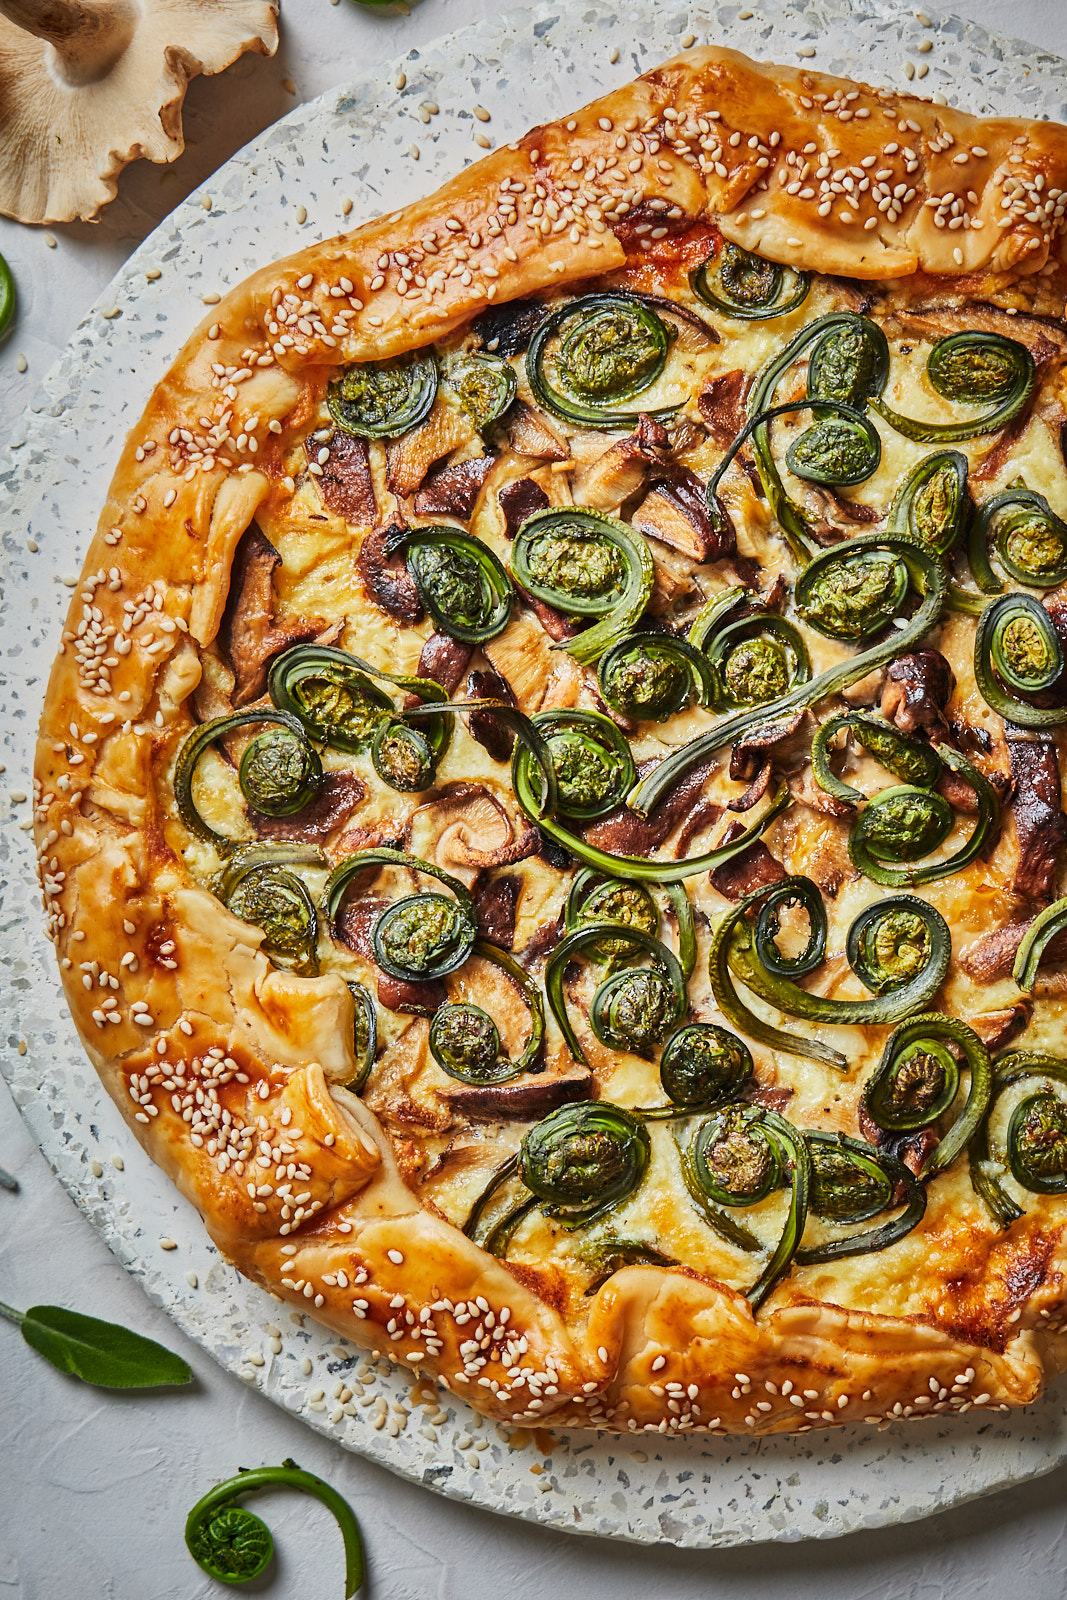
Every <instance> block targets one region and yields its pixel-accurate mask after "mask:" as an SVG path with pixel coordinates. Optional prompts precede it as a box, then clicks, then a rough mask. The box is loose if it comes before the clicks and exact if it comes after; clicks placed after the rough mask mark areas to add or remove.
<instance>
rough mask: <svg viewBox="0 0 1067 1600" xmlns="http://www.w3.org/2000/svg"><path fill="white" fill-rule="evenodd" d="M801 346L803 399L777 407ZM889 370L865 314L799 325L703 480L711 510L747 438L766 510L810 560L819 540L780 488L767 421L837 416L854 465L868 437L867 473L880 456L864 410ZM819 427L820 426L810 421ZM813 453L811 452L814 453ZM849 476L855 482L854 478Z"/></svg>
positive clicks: (882, 343)
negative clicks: (803, 414)
mask: <svg viewBox="0 0 1067 1600" xmlns="http://www.w3.org/2000/svg"><path fill="white" fill-rule="evenodd" d="M806 350H807V351H810V355H809V360H808V367H809V382H808V397H807V399H806V400H804V401H799V402H796V403H793V404H790V405H787V406H785V407H784V408H780V407H777V406H775V405H774V396H775V392H776V390H777V388H778V385H779V383H780V382H781V381H782V379H783V377H784V376H785V374H786V373H787V372H788V371H789V369H790V367H792V365H793V363H794V362H795V361H796V360H797V359H798V358H799V357H800V356H802V355H803V354H804V352H805V351H806ZM888 375H889V346H888V344H887V343H886V338H885V334H884V333H883V332H882V330H881V328H879V327H878V326H877V324H876V323H873V322H870V321H868V319H867V318H866V317H857V316H854V315H853V314H852V313H851V312H848V311H842V312H835V313H833V314H832V315H830V316H827V317H817V318H816V319H815V321H814V322H809V323H808V324H807V326H806V327H803V328H801V329H800V331H799V333H797V334H796V335H795V336H794V337H793V338H792V339H791V340H790V341H789V343H788V344H787V345H786V346H785V348H784V349H783V350H781V351H779V353H778V355H776V356H775V357H774V358H773V359H772V360H771V361H770V362H768V364H767V366H766V367H765V368H764V369H763V371H762V372H761V373H760V375H759V377H758V378H757V380H756V382H755V383H754V384H753V386H752V392H751V394H750V395H749V398H748V421H747V423H746V425H745V428H744V429H743V430H742V432H741V434H739V435H738V437H737V438H736V439H735V440H734V441H733V443H732V444H731V446H730V449H729V451H728V452H727V455H726V457H725V458H724V459H723V461H722V462H721V463H720V465H719V467H718V468H717V469H716V471H715V473H714V475H713V477H712V479H711V482H710V483H709V484H708V489H707V496H708V507H709V509H710V511H711V515H712V516H713V517H719V516H722V514H723V513H722V509H721V507H720V506H719V504H718V500H717V498H716V492H717V489H718V485H719V481H720V479H721V478H722V476H723V474H724V472H725V470H726V468H727V466H728V465H729V463H730V461H731V460H732V459H733V457H734V456H735V455H736V454H737V451H738V450H739V449H740V448H741V445H742V444H743V443H744V441H745V439H747V438H748V437H749V436H750V435H751V437H752V452H753V456H754V458H755V462H756V470H757V472H758V473H759V476H760V482H761V484H762V485H763V491H764V494H765V495H766V497H767V503H768V505H769V506H770V509H771V512H772V514H773V515H774V517H775V520H776V521H777V523H778V525H779V527H780V528H781V529H782V532H783V533H784V534H785V536H786V539H787V540H788V541H789V544H790V547H791V548H792V550H793V553H794V555H795V556H796V557H797V559H798V561H800V562H802V563H803V562H805V561H808V560H810V558H811V557H812V556H814V555H816V554H817V553H818V550H819V545H818V541H817V540H816V538H815V532H814V528H813V526H812V524H811V522H810V520H809V518H808V517H807V516H806V515H805V513H804V511H803V510H802V509H801V507H800V506H798V505H797V504H796V502H795V501H794V500H793V499H792V498H791V497H790V496H789V494H788V493H787V492H786V489H785V485H784V484H783V482H782V478H781V474H780V472H779V471H778V466H777V463H776V462H775V459H774V454H773V452H772V450H771V427H770V425H771V423H772V421H774V419H775V417H777V416H787V415H789V414H790V413H792V412H796V411H802V410H806V409H810V410H812V411H813V412H815V413H816V415H817V417H818V418H819V419H820V422H822V423H825V422H826V421H827V420H828V419H830V418H837V419H838V420H839V421H840V422H843V423H844V424H845V426H846V428H847V430H848V433H849V446H850V449H849V452H848V453H849V456H850V460H851V468H852V470H853V471H855V470H859V469H861V468H862V465H863V462H862V460H861V458H860V454H859V453H858V448H857V447H859V445H860V439H861V437H862V439H863V440H865V441H866V443H865V446H864V448H865V450H866V453H867V459H868V460H869V461H871V462H872V463H873V464H872V465H871V466H870V469H869V470H870V472H873V471H874V470H875V469H876V468H877V466H878V462H879V460H880V457H881V442H880V441H879V439H878V435H877V434H876V433H875V432H874V430H873V429H869V425H868V424H867V422H866V419H865V417H864V416H863V414H862V410H863V407H865V406H866V405H867V403H868V401H869V400H870V398H871V397H872V396H873V395H875V394H880V393H881V391H882V389H884V388H885V384H886V380H887V378H888ZM820 402H821V403H820ZM818 426H819V423H816V427H818ZM809 431H811V430H809ZM819 437H821V436H819V435H817V436H816V440H815V441H811V444H812V445H814V444H816V443H817V441H818V439H819ZM818 453H819V452H818V451H813V454H816V455H817V454H818ZM831 455H832V452H831ZM831 465H832V463H831ZM868 475H869V474H868ZM835 481H836V480H835ZM840 481H843V480H840ZM852 481H853V482H859V481H860V480H859V479H856V478H853V479H852Z"/></svg>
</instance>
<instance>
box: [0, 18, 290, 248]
mask: <svg viewBox="0 0 1067 1600" xmlns="http://www.w3.org/2000/svg"><path fill="white" fill-rule="evenodd" d="M277 47H278V24H277V17H276V7H275V5H274V4H273V3H272V0H139V3H134V0H0V148H2V149H3V150H4V152H5V157H6V159H5V160H4V162H3V164H2V165H0V212H3V214H4V215H5V216H8V217H15V218H16V219H17V220H18V221H19V222H72V221H73V220H74V219H75V218H81V219H82V220H83V221H86V222H88V221H91V220H92V219H93V218H95V217H96V215H97V214H98V212H99V211H100V210H101V208H102V207H103V206H106V205H107V203H108V201H110V200H113V199H114V198H115V193H116V190H117V188H118V184H117V182H116V180H117V178H118V175H119V173H120V172H121V171H122V169H123V167H125V166H128V165H129V163H130V162H131V161H135V160H137V158H138V157H140V156H145V157H147V159H148V160H149V161H156V162H169V161H174V160H175V159H176V158H177V157H178V156H179V155H181V153H182V150H183V149H184V148H185V139H184V136H183V134H182V101H183V100H184V99H185V91H186V87H187V85H188V83H189V80H190V78H195V77H196V76H197V74H198V73H209V74H210V73H215V72H222V71H223V69H224V68H225V67H228V66H229V65H230V64H231V62H233V61H236V60H237V57H238V56H239V55H242V54H243V53H244V52H245V51H246V50H255V51H258V53H259V54H260V55H273V54H274V52H275V50H276V49H277Z"/></svg>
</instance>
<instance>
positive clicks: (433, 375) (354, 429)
mask: <svg viewBox="0 0 1067 1600" xmlns="http://www.w3.org/2000/svg"><path fill="white" fill-rule="evenodd" d="M437 384H438V372H437V362H436V360H435V358H434V357H433V356H432V355H423V356H419V355H415V356H402V357H401V358H400V359H399V360H397V361H363V362H360V363H359V364H358V365H357V366H354V367H349V368H348V370H347V371H346V372H343V373H342V374H341V376H340V378H338V379H337V380H336V381H335V382H334V383H331V384H330V387H329V389H328V390H327V391H326V404H327V406H328V407H329V410H330V415H331V417H332V418H333V420H334V421H335V422H336V424H337V426H338V427H339V428H343V429H344V431H345V433H354V434H356V436H357V437H358V438H360V439H396V438H398V437H399V436H400V434H402V433H407V432H408V431H409V430H410V429H411V428H417V427H418V425H419V423H420V422H424V421H425V420H426V418H427V417H428V416H429V415H430V412H431V411H432V410H433V403H434V401H435V400H436V398H437Z"/></svg>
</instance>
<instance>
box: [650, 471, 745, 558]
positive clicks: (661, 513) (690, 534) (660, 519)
mask: <svg viewBox="0 0 1067 1600" xmlns="http://www.w3.org/2000/svg"><path fill="white" fill-rule="evenodd" d="M631 521H632V523H633V526H634V527H635V528H636V529H637V531H638V533H643V534H644V535H645V536H646V537H647V538H650V539H659V540H660V542H661V543H663V544H666V545H670V547H671V549H672V550H680V551H681V552H682V554H683V555H685V556H688V557H689V559H690V560H691V561H718V560H719V559H720V558H721V557H722V556H727V555H732V554H733V552H734V550H735V549H736V548H737V540H736V537H735V535H734V530H733V527H732V525H725V526H721V527H720V526H719V525H717V524H716V523H713V522H712V520H711V518H710V516H709V515H708V503H707V499H706V498H705V494H704V485H703V484H702V483H701V481H700V479H699V478H698V477H697V475H696V473H695V472H690V471H689V469H688V467H683V466H680V465H678V464H677V463H676V464H675V465H674V466H672V468H671V472H670V477H669V479H668V478H664V479H662V480H661V481H657V482H656V484H655V486H654V487H653V489H652V490H651V491H650V493H649V494H647V495H646V496H645V498H644V500H642V502H641V504H640V505H639V506H638V508H637V510H636V511H635V512H634V514H633V517H632V518H631Z"/></svg>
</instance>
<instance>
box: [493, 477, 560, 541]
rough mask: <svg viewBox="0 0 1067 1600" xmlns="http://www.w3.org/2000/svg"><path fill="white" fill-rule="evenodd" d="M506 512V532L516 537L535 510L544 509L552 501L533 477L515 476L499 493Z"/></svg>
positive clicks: (499, 498) (510, 536)
mask: <svg viewBox="0 0 1067 1600" xmlns="http://www.w3.org/2000/svg"><path fill="white" fill-rule="evenodd" d="M497 499H498V500H499V501H500V509H501V511H502V512H503V513H504V532H505V533H506V534H507V536H508V538H509V539H514V537H515V535H516V534H517V533H518V531H519V529H520V528H521V527H522V525H523V523H524V522H525V521H526V519H527V517H532V516H533V514H534V512H535V511H544V510H546V509H547V508H548V506H549V504H550V502H549V498H548V496H547V494H546V493H545V491H544V490H543V489H542V487H541V485H540V484H539V483H535V482H534V480H533V478H513V479H512V481H511V482H510V483H506V484H505V485H504V487H503V488H502V489H501V490H500V492H499V494H498V495H497Z"/></svg>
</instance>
